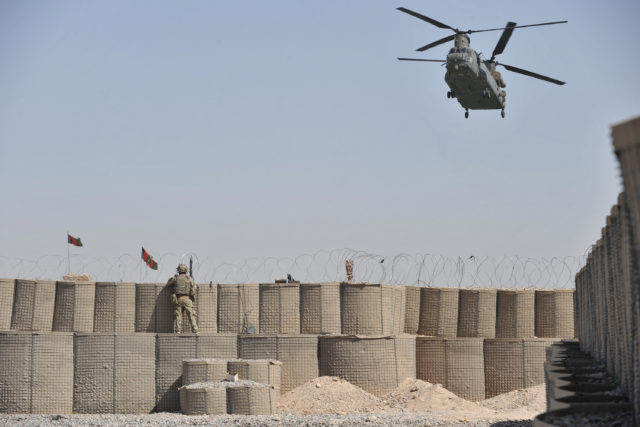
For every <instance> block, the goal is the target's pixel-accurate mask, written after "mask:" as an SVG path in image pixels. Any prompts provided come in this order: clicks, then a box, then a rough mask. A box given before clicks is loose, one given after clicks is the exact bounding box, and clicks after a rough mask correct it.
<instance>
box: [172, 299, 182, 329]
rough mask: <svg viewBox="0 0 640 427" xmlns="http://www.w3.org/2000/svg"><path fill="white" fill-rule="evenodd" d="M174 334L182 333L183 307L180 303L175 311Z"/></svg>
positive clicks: (175, 307)
mask: <svg viewBox="0 0 640 427" xmlns="http://www.w3.org/2000/svg"><path fill="white" fill-rule="evenodd" d="M173 333H174V334H181V333H182V305H181V304H180V302H178V304H176V305H175V306H174V309H173Z"/></svg>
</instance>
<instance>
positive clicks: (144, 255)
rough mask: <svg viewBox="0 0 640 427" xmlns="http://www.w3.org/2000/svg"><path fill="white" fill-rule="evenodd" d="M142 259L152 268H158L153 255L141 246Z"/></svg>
mask: <svg viewBox="0 0 640 427" xmlns="http://www.w3.org/2000/svg"><path fill="white" fill-rule="evenodd" d="M142 260H143V261H144V262H145V264H147V266H148V267H149V268H150V269H152V270H157V269H158V263H157V262H155V261H154V259H153V257H152V256H151V255H150V254H149V252H147V251H146V250H145V249H144V247H143V248H142Z"/></svg>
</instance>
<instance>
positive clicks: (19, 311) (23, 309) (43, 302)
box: [11, 279, 56, 332]
mask: <svg viewBox="0 0 640 427" xmlns="http://www.w3.org/2000/svg"><path fill="white" fill-rule="evenodd" d="M55 298H56V282H54V281H52V280H22V279H16V284H15V293H14V300H13V313H12V316H11V329H14V330H18V331H44V332H50V331H51V328H52V327H53V307H54V303H55Z"/></svg>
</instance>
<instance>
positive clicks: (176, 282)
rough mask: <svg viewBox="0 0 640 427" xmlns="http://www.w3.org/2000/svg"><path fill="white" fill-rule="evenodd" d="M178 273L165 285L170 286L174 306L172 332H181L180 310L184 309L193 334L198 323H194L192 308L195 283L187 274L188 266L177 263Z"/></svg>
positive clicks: (193, 310)
mask: <svg viewBox="0 0 640 427" xmlns="http://www.w3.org/2000/svg"><path fill="white" fill-rule="evenodd" d="M177 270H178V274H176V275H175V276H173V277H172V278H171V279H169V281H168V282H167V286H168V287H170V288H171V290H172V291H173V294H172V295H171V302H172V303H173V306H174V307H175V310H174V312H173V314H174V320H173V332H174V333H176V334H180V333H182V311H183V310H184V311H186V312H187V315H188V316H189V322H191V330H192V331H193V333H194V334H196V335H197V334H198V324H197V323H196V310H195V309H194V308H193V298H194V296H195V293H196V285H195V283H194V281H193V279H192V278H191V277H189V276H188V275H187V271H189V268H188V267H187V266H186V265H184V264H180V265H178V268H177Z"/></svg>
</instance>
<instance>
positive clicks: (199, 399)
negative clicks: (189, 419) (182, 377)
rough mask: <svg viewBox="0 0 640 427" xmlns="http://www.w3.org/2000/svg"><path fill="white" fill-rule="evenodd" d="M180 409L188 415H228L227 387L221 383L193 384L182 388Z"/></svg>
mask: <svg viewBox="0 0 640 427" xmlns="http://www.w3.org/2000/svg"><path fill="white" fill-rule="evenodd" d="M179 393H180V408H181V409H182V412H183V413H185V414H186V415H224V414H226V413H227V387H226V385H225V384H224V383H221V382H206V383H193V384H188V385H185V386H182V387H180V390H179Z"/></svg>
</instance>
